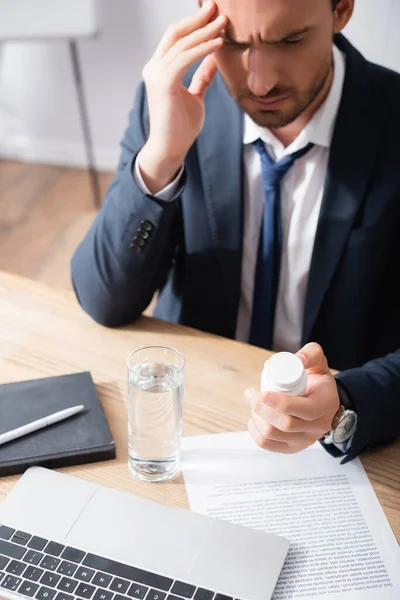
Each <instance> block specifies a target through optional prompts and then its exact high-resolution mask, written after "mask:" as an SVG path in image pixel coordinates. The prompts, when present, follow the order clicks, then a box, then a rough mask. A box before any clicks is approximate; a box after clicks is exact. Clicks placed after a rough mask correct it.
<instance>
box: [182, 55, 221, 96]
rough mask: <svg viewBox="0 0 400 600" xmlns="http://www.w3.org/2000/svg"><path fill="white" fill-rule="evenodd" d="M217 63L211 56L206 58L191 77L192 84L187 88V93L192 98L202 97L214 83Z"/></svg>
mask: <svg viewBox="0 0 400 600" xmlns="http://www.w3.org/2000/svg"><path fill="white" fill-rule="evenodd" d="M217 71H218V69H217V63H216V62H215V58H214V55H213V54H210V55H209V56H207V57H206V58H205V59H204V60H203V62H202V63H201V65H200V66H199V68H198V69H197V71H196V72H195V74H194V75H193V78H192V82H191V84H190V86H189V92H190V93H191V94H193V96H199V97H200V98H201V97H204V95H205V93H206V91H207V90H208V88H209V87H210V85H211V84H212V82H213V81H214V77H215V75H216V74H217Z"/></svg>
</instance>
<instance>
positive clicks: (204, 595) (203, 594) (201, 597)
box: [194, 588, 214, 600]
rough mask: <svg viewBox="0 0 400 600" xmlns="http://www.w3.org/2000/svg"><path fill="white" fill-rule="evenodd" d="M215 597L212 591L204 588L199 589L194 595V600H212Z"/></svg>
mask: <svg viewBox="0 0 400 600" xmlns="http://www.w3.org/2000/svg"><path fill="white" fill-rule="evenodd" d="M213 597H214V592H211V591H210V590H205V589H204V588H198V590H197V592H196V593H195V595H194V600H212V598H213Z"/></svg>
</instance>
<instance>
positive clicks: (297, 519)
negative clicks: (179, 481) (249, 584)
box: [182, 432, 400, 600]
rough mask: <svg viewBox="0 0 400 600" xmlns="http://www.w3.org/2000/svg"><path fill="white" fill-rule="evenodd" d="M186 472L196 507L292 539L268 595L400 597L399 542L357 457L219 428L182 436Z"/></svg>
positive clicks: (336, 599)
mask: <svg viewBox="0 0 400 600" xmlns="http://www.w3.org/2000/svg"><path fill="white" fill-rule="evenodd" d="M182 471H183V475H184V479H185V483H186V489H187V494H188V498H189V503H190V506H191V509H192V510H193V511H195V512H199V513H202V514H206V515H209V516H212V517H215V518H217V519H226V520H228V521H232V522H233V523H237V524H240V525H244V526H247V527H254V528H256V529H260V530H263V531H268V532H270V533H275V534H277V535H282V536H284V537H285V538H286V539H287V540H289V542H290V549H289V554H288V556H287V560H286V562H285V566H284V568H283V570H282V573H281V577H280V579H279V582H278V584H277V586H276V588H275V592H274V596H273V600H292V599H296V600H297V599H302V600H316V599H317V598H324V600H399V599H400V550H399V545H398V543H397V541H396V538H395V536H394V534H393V532H392V530H391V528H390V525H389V523H388V521H387V519H386V517H385V514H384V512H383V510H382V508H381V505H380V504H379V501H378V499H377V497H376V495H375V492H374V490H373V488H372V486H371V483H370V481H369V479H368V477H367V475H366V473H365V471H364V468H363V466H362V464H361V462H360V460H359V459H355V460H354V461H352V462H350V463H347V464H346V465H342V464H340V459H336V458H333V457H332V456H330V455H329V454H328V453H327V452H326V451H325V450H324V449H323V448H322V447H321V445H320V444H318V443H317V444H315V445H314V446H312V447H311V448H309V449H307V450H304V451H303V452H300V453H298V454H294V455H283V454H272V453H268V452H266V451H265V450H262V449H260V448H258V447H257V446H256V445H255V443H254V442H253V441H252V439H251V437H250V435H249V434H248V433H247V432H240V433H223V434H215V435H204V436H195V437H190V438H184V439H183V444H182Z"/></svg>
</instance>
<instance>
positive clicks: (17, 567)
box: [6, 560, 26, 575]
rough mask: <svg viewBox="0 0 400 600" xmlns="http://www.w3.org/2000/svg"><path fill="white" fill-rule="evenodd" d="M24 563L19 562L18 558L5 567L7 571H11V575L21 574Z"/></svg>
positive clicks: (24, 566)
mask: <svg viewBox="0 0 400 600" xmlns="http://www.w3.org/2000/svg"><path fill="white" fill-rule="evenodd" d="M25 568H26V564H25V563H22V562H19V561H18V560H12V561H11V562H10V564H9V565H8V567H7V568H6V571H7V573H12V575H22V573H23V572H24V571H25Z"/></svg>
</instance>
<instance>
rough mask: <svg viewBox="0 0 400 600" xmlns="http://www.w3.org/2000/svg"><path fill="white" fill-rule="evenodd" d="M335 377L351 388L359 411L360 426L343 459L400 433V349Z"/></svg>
mask: <svg viewBox="0 0 400 600" xmlns="http://www.w3.org/2000/svg"><path fill="white" fill-rule="evenodd" d="M336 378H337V379H338V380H339V381H340V385H343V386H344V387H345V389H346V391H347V392H348V394H349V396H350V398H351V400H352V403H353V404H354V409H355V411H356V412H357V414H358V426H357V431H356V433H355V436H354V439H353V442H352V445H351V448H350V450H349V452H348V454H347V455H346V458H345V459H344V460H343V462H348V461H349V460H352V459H353V458H355V457H356V456H357V455H358V454H359V453H360V452H362V450H365V449H369V448H371V447H373V446H376V445H377V444H380V443H382V442H386V441H389V440H393V439H395V438H397V437H398V436H400V349H399V350H397V352H393V353H392V354H388V355H387V356H385V357H384V358H379V359H376V360H372V361H370V362H368V363H366V364H365V365H363V366H362V367H360V368H357V369H349V370H347V371H342V373H340V374H339V375H337V376H336Z"/></svg>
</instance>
